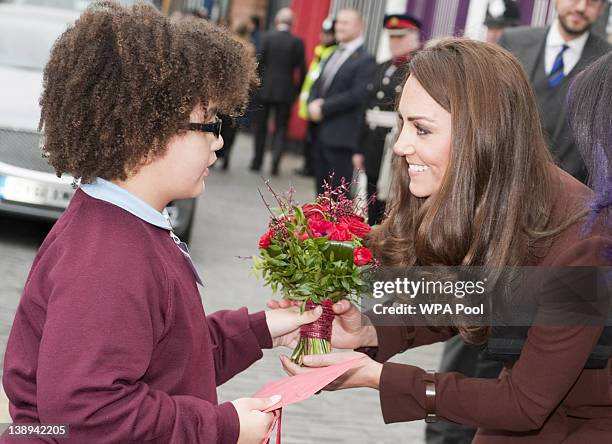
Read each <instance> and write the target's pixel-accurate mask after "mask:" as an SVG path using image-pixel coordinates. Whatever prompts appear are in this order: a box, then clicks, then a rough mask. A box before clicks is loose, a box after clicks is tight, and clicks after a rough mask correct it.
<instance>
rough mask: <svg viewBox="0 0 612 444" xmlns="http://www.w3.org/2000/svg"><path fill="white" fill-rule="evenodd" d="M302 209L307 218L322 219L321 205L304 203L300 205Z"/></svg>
mask: <svg viewBox="0 0 612 444" xmlns="http://www.w3.org/2000/svg"><path fill="white" fill-rule="evenodd" d="M302 211H303V212H304V216H306V219H308V220H323V207H322V206H321V205H312V204H306V205H303V206H302Z"/></svg>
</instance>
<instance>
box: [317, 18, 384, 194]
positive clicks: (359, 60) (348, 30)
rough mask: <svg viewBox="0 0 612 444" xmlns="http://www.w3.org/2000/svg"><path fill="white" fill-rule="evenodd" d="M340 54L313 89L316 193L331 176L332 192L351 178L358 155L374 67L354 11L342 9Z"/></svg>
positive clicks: (338, 32)
mask: <svg viewBox="0 0 612 444" xmlns="http://www.w3.org/2000/svg"><path fill="white" fill-rule="evenodd" d="M335 31H336V40H337V41H338V48H337V49H336V51H335V52H334V53H333V54H332V55H331V56H330V57H329V59H327V61H326V63H325V66H323V68H322V72H321V75H320V77H319V78H318V79H317V81H316V82H315V83H314V85H313V87H312V90H311V93H310V98H309V104H308V115H309V117H310V119H311V120H312V121H313V122H316V123H317V127H316V129H315V131H314V141H313V147H314V152H313V157H314V166H315V176H316V180H317V183H316V186H317V190H318V191H321V190H322V188H321V187H322V183H323V181H324V180H325V179H327V178H328V176H329V174H330V173H331V172H333V173H334V175H333V183H332V186H336V185H337V184H338V183H339V182H340V181H341V179H342V178H344V179H345V180H346V181H347V182H350V181H351V179H352V176H353V163H352V158H353V154H354V153H355V152H356V151H357V148H358V144H359V138H360V131H359V129H360V128H361V125H362V122H363V116H364V106H365V101H366V98H367V93H368V91H367V85H368V82H369V81H370V78H371V77H372V75H373V73H374V71H375V70H376V61H375V60H374V58H373V57H372V56H371V55H370V54H368V53H367V51H366V50H365V48H364V47H363V37H362V36H361V33H362V31H363V19H362V17H361V14H360V13H359V11H357V10H355V9H343V10H341V11H339V12H338V15H337V17H336V25H335Z"/></svg>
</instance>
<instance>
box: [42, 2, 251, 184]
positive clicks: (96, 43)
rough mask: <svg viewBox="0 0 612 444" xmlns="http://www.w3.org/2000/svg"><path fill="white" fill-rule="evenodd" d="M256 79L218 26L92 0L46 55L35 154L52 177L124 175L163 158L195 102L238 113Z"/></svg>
mask: <svg viewBox="0 0 612 444" xmlns="http://www.w3.org/2000/svg"><path fill="white" fill-rule="evenodd" d="M256 84H257V75H256V62H255V60H254V58H253V57H252V56H250V55H249V54H248V52H247V50H246V49H245V47H244V46H243V45H242V44H241V43H240V42H238V41H237V40H235V39H233V38H232V37H231V35H230V34H229V33H228V32H226V31H224V30H222V29H220V28H219V27H217V26H215V25H213V24H210V23H208V22H206V21H204V20H198V19H193V20H183V21H179V22H171V21H170V20H169V19H168V18H166V17H164V16H163V15H161V14H160V13H159V12H158V11H157V10H156V9H155V8H154V7H152V6H150V5H147V4H136V5H135V6H133V7H129V8H128V7H123V6H120V5H118V4H117V3H114V2H112V1H99V2H96V3H94V4H92V5H91V6H90V7H89V8H88V9H87V10H86V11H85V12H84V13H83V14H82V15H81V17H80V18H79V19H78V20H77V21H76V23H75V24H74V26H71V27H70V28H69V29H68V30H67V31H66V32H64V33H63V34H62V36H61V37H60V38H59V39H58V40H57V41H56V42H55V45H54V47H53V49H52V51H51V57H50V60H49V62H48V64H47V66H46V68H45V71H44V84H43V93H42V96H41V99H40V104H41V107H42V114H41V119H40V125H39V129H41V130H42V131H43V134H44V137H43V154H44V156H45V157H47V158H48V162H49V163H50V164H51V165H52V166H53V167H54V168H55V170H56V172H57V174H58V176H60V175H62V174H63V173H68V174H71V175H72V176H74V177H75V178H80V179H81V181H82V182H90V181H92V180H93V179H94V178H95V177H97V176H98V177H102V178H104V179H107V180H113V179H120V180H125V179H126V178H127V175H128V173H130V172H132V171H134V170H136V169H137V168H138V166H139V165H141V163H142V162H143V159H149V160H150V159H154V158H156V157H158V156H160V155H163V154H164V152H165V149H166V145H167V143H168V141H169V139H170V138H171V137H172V136H174V135H176V134H178V133H180V132H181V129H180V127H181V126H182V125H183V124H185V123H187V122H188V119H189V115H190V113H191V111H192V110H193V109H194V108H195V107H196V106H197V105H201V106H202V107H203V108H204V109H206V108H207V106H208V105H209V104H214V106H215V107H216V108H217V110H218V111H219V112H220V113H223V114H230V115H236V114H239V113H240V112H242V111H243V110H244V107H245V105H246V103H247V100H248V94H249V89H250V88H251V87H254V86H256Z"/></svg>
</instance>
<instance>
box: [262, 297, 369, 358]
mask: <svg viewBox="0 0 612 444" xmlns="http://www.w3.org/2000/svg"><path fill="white" fill-rule="evenodd" d="M301 304H302V303H301V302H299V301H288V300H286V299H281V300H280V301H277V300H275V299H270V300H268V302H267V306H268V307H269V308H271V309H273V311H275V310H278V309H286V308H288V307H299V306H300V305H301ZM332 309H333V311H334V313H335V314H336V316H335V317H334V322H333V324H332V340H331V345H332V347H334V348H342V349H354V348H359V347H376V346H378V338H377V336H376V329H375V328H374V327H373V326H372V325H371V324H370V323H369V320H368V318H367V317H366V316H363V315H362V314H361V312H360V311H359V310H358V309H357V307H355V305H353V304H351V303H350V302H349V301H347V300H342V301H340V302H337V303H335V304H334V305H333V306H332ZM266 313H269V312H266ZM298 336H299V334H298ZM295 345H297V341H296V343H295V344H294V345H293V347H295Z"/></svg>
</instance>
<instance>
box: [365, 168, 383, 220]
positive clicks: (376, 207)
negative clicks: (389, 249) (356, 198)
mask: <svg viewBox="0 0 612 444" xmlns="http://www.w3.org/2000/svg"><path fill="white" fill-rule="evenodd" d="M377 183H378V177H373V176H369V175H368V189H367V192H368V223H369V224H370V225H378V224H380V223H381V222H382V220H383V217H384V215H385V202H384V201H382V200H378V199H372V196H376V184H377Z"/></svg>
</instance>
